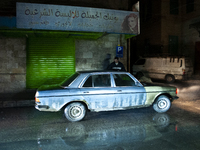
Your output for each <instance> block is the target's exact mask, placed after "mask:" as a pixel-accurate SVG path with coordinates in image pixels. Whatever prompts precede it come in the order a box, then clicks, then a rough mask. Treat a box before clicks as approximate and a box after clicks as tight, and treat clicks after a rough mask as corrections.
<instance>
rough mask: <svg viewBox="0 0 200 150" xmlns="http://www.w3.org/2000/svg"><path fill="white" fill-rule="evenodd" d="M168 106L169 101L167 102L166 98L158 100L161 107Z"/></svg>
mask: <svg viewBox="0 0 200 150" xmlns="http://www.w3.org/2000/svg"><path fill="white" fill-rule="evenodd" d="M166 106H167V103H166V101H165V100H160V101H159V102H158V107H159V108H161V109H163V108H165V107H166Z"/></svg>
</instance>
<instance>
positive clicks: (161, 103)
mask: <svg viewBox="0 0 200 150" xmlns="http://www.w3.org/2000/svg"><path fill="white" fill-rule="evenodd" d="M170 107H171V101H170V99H169V97H167V96H165V95H161V96H159V97H158V98H157V99H156V100H155V102H154V103H153V109H154V110H155V111H156V112H158V113H164V112H166V111H168V110H169V108H170Z"/></svg>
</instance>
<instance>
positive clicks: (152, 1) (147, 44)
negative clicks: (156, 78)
mask: <svg viewBox="0 0 200 150" xmlns="http://www.w3.org/2000/svg"><path fill="white" fill-rule="evenodd" d="M132 3H134V2H132ZM199 7H200V1H198V0H140V31H141V34H140V35H138V36H137V37H134V38H132V39H131V53H132V54H131V57H132V58H133V61H132V63H134V61H136V60H137V58H138V57H139V56H152V55H153V56H155V55H157V56H160V55H164V56H187V57H190V58H191V60H192V62H193V65H194V73H195V74H196V73H199V71H200V68H199V67H198V66H199V64H200V62H199V57H200V52H199V51H200V50H199V42H200V38H199V31H200V9H199ZM129 9H130V8H129Z"/></svg>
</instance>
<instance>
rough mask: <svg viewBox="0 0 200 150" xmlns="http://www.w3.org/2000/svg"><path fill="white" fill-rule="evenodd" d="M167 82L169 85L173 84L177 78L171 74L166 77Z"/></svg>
mask: <svg viewBox="0 0 200 150" xmlns="http://www.w3.org/2000/svg"><path fill="white" fill-rule="evenodd" d="M165 80H166V82H167V83H173V82H174V81H175V77H174V76H173V75H171V74H168V75H166V76H165Z"/></svg>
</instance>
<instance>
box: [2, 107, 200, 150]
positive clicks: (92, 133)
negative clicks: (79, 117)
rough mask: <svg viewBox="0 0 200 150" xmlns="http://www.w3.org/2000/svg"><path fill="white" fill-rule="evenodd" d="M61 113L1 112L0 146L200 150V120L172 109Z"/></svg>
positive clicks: (24, 110)
mask: <svg viewBox="0 0 200 150" xmlns="http://www.w3.org/2000/svg"><path fill="white" fill-rule="evenodd" d="M178 112H179V113H183V114H184V113H185V112H184V111H182V112H181V111H178ZM191 115H192V114H191ZM60 116H62V112H58V113H45V112H38V111H36V110H34V108H20V109H19V108H18V109H17V108H16V109H14V108H13V109H11V111H8V110H6V109H5V110H3V111H1V124H0V135H1V137H0V149H1V150H2V149H39V150H43V149H44V150H51V149H52V150H55V149H69V150H79V149H80V150H82V149H83V150H85V149H89V150H98V149H100V150H101V149H102V150H104V149H105V150H129V149H130V150H133V149H134V150H135V149H148V150H151V149H152V150H153V149H200V144H199V142H200V139H199V136H200V130H199V129H200V126H199V121H198V122H195V121H194V120H193V119H192V120H190V119H188V117H187V118H185V117H184V116H182V115H180V114H179V115H178V117H177V115H176V108H172V111H169V113H164V114H159V113H155V112H154V111H153V110H152V109H151V108H144V109H137V110H126V111H113V112H99V113H88V116H87V117H86V118H85V119H84V120H83V121H81V122H68V121H67V120H66V119H65V118H64V117H60ZM184 119H185V120H184Z"/></svg>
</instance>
